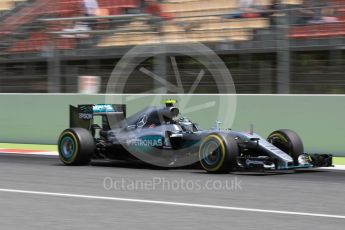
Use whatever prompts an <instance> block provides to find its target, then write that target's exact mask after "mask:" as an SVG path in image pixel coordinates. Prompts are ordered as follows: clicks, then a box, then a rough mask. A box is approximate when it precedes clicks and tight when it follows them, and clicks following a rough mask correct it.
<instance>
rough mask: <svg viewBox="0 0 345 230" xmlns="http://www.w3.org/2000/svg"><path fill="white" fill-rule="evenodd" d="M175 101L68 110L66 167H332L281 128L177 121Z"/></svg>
mask: <svg viewBox="0 0 345 230" xmlns="http://www.w3.org/2000/svg"><path fill="white" fill-rule="evenodd" d="M175 104H176V101H174V100H167V101H165V105H164V106H153V107H148V108H146V109H144V110H142V111H139V112H137V113H135V114H134V115H132V116H129V117H126V105H113V104H97V105H78V107H74V106H70V128H69V129H66V130H64V131H63V132H62V133H61V135H60V137H59V140H58V148H59V156H60V159H61V161H62V162H63V163H64V164H66V165H87V164H89V162H90V161H91V160H97V159H106V160H125V161H132V160H135V161H137V160H139V161H143V162H146V163H149V164H152V165H156V166H160V167H183V166H191V165H199V166H201V167H202V168H203V169H205V170H206V171H207V172H209V173H228V172H230V171H239V170H286V169H297V168H311V167H328V166H332V156H331V155H329V154H306V153H304V149H303V143H302V140H301V138H300V137H299V136H298V134H297V133H295V132H294V131H292V130H288V129H281V130H277V131H274V132H272V133H271V134H270V135H269V136H268V138H263V137H261V136H259V135H258V134H256V133H254V132H253V131H248V132H243V131H233V130H230V129H227V130H221V129H219V127H217V125H216V126H215V127H213V128H211V129H208V130H202V129H200V128H199V127H198V125H197V124H196V123H194V122H191V121H190V120H188V119H187V118H183V117H179V109H178V108H177V107H175Z"/></svg>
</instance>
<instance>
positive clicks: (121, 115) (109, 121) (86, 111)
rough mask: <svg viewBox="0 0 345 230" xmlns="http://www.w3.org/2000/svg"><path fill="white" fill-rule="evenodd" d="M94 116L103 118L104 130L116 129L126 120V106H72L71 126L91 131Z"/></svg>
mask: <svg viewBox="0 0 345 230" xmlns="http://www.w3.org/2000/svg"><path fill="white" fill-rule="evenodd" d="M94 116H102V126H103V127H102V129H104V130H109V129H112V128H116V127H117V126H118V125H119V123H120V122H121V121H123V120H124V119H125V118H126V105H123V104H96V105H93V104H86V105H85V104H84V105H78V107H75V106H73V105H70V109H69V126H70V128H73V127H80V128H85V129H89V130H90V129H91V126H92V125H93V120H94Z"/></svg>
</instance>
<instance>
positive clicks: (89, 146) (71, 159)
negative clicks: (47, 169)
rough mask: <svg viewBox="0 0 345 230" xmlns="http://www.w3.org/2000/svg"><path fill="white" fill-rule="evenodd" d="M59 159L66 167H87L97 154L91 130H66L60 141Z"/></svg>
mask: <svg viewBox="0 0 345 230" xmlns="http://www.w3.org/2000/svg"><path fill="white" fill-rule="evenodd" d="M58 149H59V157H60V160H61V161H62V162H63V163H64V164H65V165H87V164H89V162H90V160H91V157H92V155H93V154H94V152H95V149H96V146H95V141H94V139H93V137H92V135H91V133H90V132H89V130H86V129H83V128H70V129H66V130H64V131H63V132H62V133H61V135H60V137H59V141H58Z"/></svg>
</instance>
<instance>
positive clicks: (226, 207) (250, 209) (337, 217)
mask: <svg viewBox="0 0 345 230" xmlns="http://www.w3.org/2000/svg"><path fill="white" fill-rule="evenodd" d="M0 192H8V193H22V194H31V195H43V196H55V197H69V198H81V199H93V200H108V201H123V202H132V203H146V204H159V205H171V206H181V207H192V208H208V209H218V210H230V211H245V212H258V213H271V214H281V215H297V216H310V217H323V218H334V219H345V216H341V215H330V214H321V213H309V212H290V211H279V210H269V209H256V208H241V207H230V206H219V205H206V204H194V203H182V202H169V201H158V200H143V199H130V198H120V197H107V196H90V195H80V194H69V193H55V192H39V191H29V190H17V189H4V188H0Z"/></svg>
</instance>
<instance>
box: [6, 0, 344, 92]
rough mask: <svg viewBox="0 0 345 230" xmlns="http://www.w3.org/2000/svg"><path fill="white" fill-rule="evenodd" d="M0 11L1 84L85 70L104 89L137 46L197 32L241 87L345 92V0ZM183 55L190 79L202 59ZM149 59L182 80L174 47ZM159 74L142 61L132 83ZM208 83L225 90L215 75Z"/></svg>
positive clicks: (14, 3)
mask: <svg viewBox="0 0 345 230" xmlns="http://www.w3.org/2000/svg"><path fill="white" fill-rule="evenodd" d="M95 2H96V6H95ZM245 4H247V5H245ZM91 9H92V10H91ZM0 20H1V24H0V36H1V40H0V92H1V93H7V92H10V93H12V92H43V93H45V92H63V93H65V92H67V93H74V92H77V90H78V76H83V75H92V76H100V77H101V78H102V87H101V92H104V91H105V87H106V83H107V79H108V78H109V76H110V74H111V72H112V70H113V68H114V66H115V64H116V62H117V61H118V60H119V59H120V58H121V57H122V55H123V54H125V53H126V52H127V51H128V50H129V49H130V48H131V47H133V46H136V45H145V46H150V45H156V44H164V45H172V44H185V45H186V44H190V43H195V42H201V43H204V44H206V45H207V46H208V47H210V48H211V49H212V50H214V51H215V52H216V53H217V54H219V56H220V57H221V58H222V59H223V61H224V63H225V64H226V65H227V67H228V68H229V70H230V72H231V74H232V76H233V78H234V81H235V84H236V90H237V93H344V92H345V77H344V76H343V73H344V62H345V55H344V51H343V50H344V48H345V46H344V45H345V39H344V38H345V0H324V1H322V0H317V1H304V0H279V1H274V0H253V1H248V0H247V1H241V0H163V1H152V0H147V1H143V0H142V1H140V0H98V1H96V0H93V1H87V0H55V1H52V0H0ZM157 59H159V60H157ZM176 62H177V65H178V67H179V70H180V72H181V73H180V74H181V78H182V81H183V83H184V85H185V86H186V87H188V85H190V84H191V80H190V79H191V76H195V75H197V73H198V71H199V70H198V68H199V67H198V65H199V63H197V62H196V61H195V60H193V59H191V58H188V57H182V56H181V57H179V56H177V57H176ZM142 66H145V67H146V68H147V69H152V71H160V74H163V75H164V76H165V77H166V79H167V80H169V81H170V80H171V81H173V80H172V79H173V76H172V75H174V70H173V67H172V66H171V63H170V62H169V59H168V58H167V57H165V56H164V57H155V58H148V59H147V60H146V61H145V62H144V63H142ZM162 66H163V68H164V69H163V70H162ZM157 74H158V73H157ZM151 83H152V79H150V78H147V76H146V77H145V76H143V73H140V72H139V71H136V72H134V73H133V74H132V76H131V78H130V79H129V80H128V81H127V82H125V83H124V84H126V90H125V92H126V93H139V92H143V91H145V92H146V91H149V90H151V89H152V87H154V86H153V84H151ZM200 84H201V85H200V86H199V87H198V88H197V89H196V93H214V92H216V89H215V87H212V84H213V81H212V80H211V77H210V76H206V77H205V78H204V79H203V81H202V82H201V83H200Z"/></svg>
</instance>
